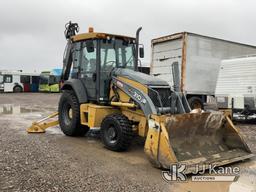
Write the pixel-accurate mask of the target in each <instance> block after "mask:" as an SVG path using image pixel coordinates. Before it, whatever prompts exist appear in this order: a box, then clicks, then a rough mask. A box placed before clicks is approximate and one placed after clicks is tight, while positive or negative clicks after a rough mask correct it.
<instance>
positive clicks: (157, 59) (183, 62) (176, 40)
mask: <svg viewBox="0 0 256 192" xmlns="http://www.w3.org/2000/svg"><path fill="white" fill-rule="evenodd" d="M255 53H256V47H255V46H251V45H245V44H241V43H236V42H231V41H226V40H222V39H217V38H213V37H207V36H203V35H198V34H194V33H188V32H183V33H176V34H173V35H169V36H164V37H160V38H156V39H153V40H152V60H151V71H150V74H151V75H155V76H158V77H160V78H162V79H163V80H166V81H168V83H169V84H170V85H171V86H173V79H172V71H171V70H172V69H171V65H172V63H173V62H175V61H177V62H178V63H179V66H180V73H181V75H180V87H181V90H182V92H183V93H185V94H186V97H187V99H188V102H189V104H190V106H191V108H193V109H194V108H199V107H200V108H203V103H205V102H206V100H207V96H214V93H215V87H216V81H217V77H218V71H219V66H220V62H221V60H223V59H230V58H232V57H237V56H241V55H249V54H255Z"/></svg>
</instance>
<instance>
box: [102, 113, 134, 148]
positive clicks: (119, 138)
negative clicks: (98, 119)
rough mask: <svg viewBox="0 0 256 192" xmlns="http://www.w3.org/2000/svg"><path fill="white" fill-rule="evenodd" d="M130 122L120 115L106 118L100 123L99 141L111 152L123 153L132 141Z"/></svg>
mask: <svg viewBox="0 0 256 192" xmlns="http://www.w3.org/2000/svg"><path fill="white" fill-rule="evenodd" d="M133 136H134V134H133V130H132V124H131V121H130V120H129V119H128V118H127V117H126V116H124V115H122V114H111V115H108V116H106V117H105V118H104V119H103V121H102V123H101V139H102V142H103V143H104V145H105V146H106V148H108V149H110V150H111V151H125V150H127V149H128V148H129V146H130V144H131V142H132V139H133Z"/></svg>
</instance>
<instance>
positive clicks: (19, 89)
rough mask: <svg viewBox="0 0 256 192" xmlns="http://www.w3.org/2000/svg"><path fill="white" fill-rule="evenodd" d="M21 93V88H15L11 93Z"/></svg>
mask: <svg viewBox="0 0 256 192" xmlns="http://www.w3.org/2000/svg"><path fill="white" fill-rule="evenodd" d="M22 91H23V89H22V87H21V86H15V87H14V88H13V92H14V93H21V92H22Z"/></svg>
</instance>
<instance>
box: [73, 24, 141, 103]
mask: <svg viewBox="0 0 256 192" xmlns="http://www.w3.org/2000/svg"><path fill="white" fill-rule="evenodd" d="M71 40H72V44H73V51H72V63H73V77H76V78H77V79H80V80H81V81H82V83H83V84H84V86H85V87H86V91H87V96H88V100H89V101H95V102H99V103H107V102H108V101H109V98H108V97H109V90H110V82H111V72H112V71H113V69H115V68H126V69H131V70H137V65H136V64H137V60H136V50H137V49H136V39H135V38H132V37H127V36H120V35H112V34H106V33H94V32H93V30H92V29H91V28H90V29H89V33H85V34H79V35H75V36H72V37H71ZM143 55H144V52H143V48H141V49H140V56H141V57H143Z"/></svg>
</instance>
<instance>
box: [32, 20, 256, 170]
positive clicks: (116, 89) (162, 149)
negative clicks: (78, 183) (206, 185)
mask: <svg viewBox="0 0 256 192" xmlns="http://www.w3.org/2000/svg"><path fill="white" fill-rule="evenodd" d="M140 30H141V28H139V29H138V30H137V33H136V38H132V37H127V36H121V35H113V34H107V33H96V32H93V29H92V28H90V29H89V32H88V33H84V34H78V35H77V34H76V32H78V25H77V24H74V23H71V22H70V23H69V24H68V25H67V26H66V31H65V35H66V38H67V47H66V51H65V54H64V61H63V73H62V79H63V80H64V84H63V85H62V91H63V93H62V95H61V98H60V101H59V109H58V113H55V114H53V115H52V116H55V115H58V121H54V122H50V123H44V122H43V121H39V122H35V123H33V125H32V126H31V127H30V128H29V129H28V132H44V131H45V129H46V128H47V127H49V126H52V125H56V124H58V123H59V125H60V128H61V130H62V131H63V133H64V134H66V135H68V136H83V135H85V134H86V132H87V131H88V130H89V129H90V128H96V127H97V128H100V131H101V138H102V141H103V143H104V145H105V146H106V147H107V148H108V149H110V150H113V151H124V150H126V149H127V148H128V147H129V146H130V144H131V141H132V139H133V137H134V135H135V134H137V135H139V136H142V137H145V138H146V140H145V146H144V150H145V153H146V155H147V156H148V157H149V159H150V161H151V162H152V163H153V164H154V165H155V166H157V167H162V168H169V166H170V164H172V163H184V164H186V165H187V169H186V173H190V172H192V171H193V170H194V167H195V165H196V164H204V165H209V164H214V165H217V166H220V165H224V164H228V163H232V162H236V161H240V160H243V159H247V158H250V157H252V156H253V155H252V154H251V151H250V150H249V148H248V146H247V145H246V143H245V142H244V140H243V138H242V137H241V135H240V133H239V132H238V130H237V129H236V128H235V127H234V125H233V123H232V121H231V120H230V119H229V118H228V117H226V116H224V115H223V114H222V113H221V112H212V113H210V112H203V111H201V110H193V111H191V109H190V107H189V105H188V102H187V100H186V98H185V97H184V95H183V94H182V93H180V92H179V86H174V88H171V87H170V86H169V84H168V83H167V82H165V81H163V80H160V79H158V78H156V77H152V76H149V75H146V74H143V73H141V72H139V71H138V63H139V59H138V57H139V55H140V57H142V56H143V54H144V53H143V48H142V47H141V46H140V45H139V32H140ZM71 68H72V70H71ZM178 70H179V66H178V65H177V63H174V64H173V70H172V71H174V74H173V75H174V80H175V81H176V83H175V85H179V82H178V81H179V76H178V75H177V74H179V73H178ZM71 71H72V72H71ZM52 116H51V117H52ZM43 120H45V119H43Z"/></svg>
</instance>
